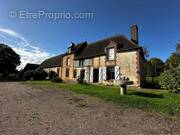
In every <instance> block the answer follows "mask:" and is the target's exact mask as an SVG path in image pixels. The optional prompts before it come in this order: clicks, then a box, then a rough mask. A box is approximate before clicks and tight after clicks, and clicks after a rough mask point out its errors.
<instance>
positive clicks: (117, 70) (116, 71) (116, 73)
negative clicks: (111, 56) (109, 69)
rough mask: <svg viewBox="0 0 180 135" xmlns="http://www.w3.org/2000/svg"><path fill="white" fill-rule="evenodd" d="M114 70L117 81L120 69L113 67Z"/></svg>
mask: <svg viewBox="0 0 180 135" xmlns="http://www.w3.org/2000/svg"><path fill="white" fill-rule="evenodd" d="M114 70H115V80H119V79H120V67H119V66H115V68H114Z"/></svg>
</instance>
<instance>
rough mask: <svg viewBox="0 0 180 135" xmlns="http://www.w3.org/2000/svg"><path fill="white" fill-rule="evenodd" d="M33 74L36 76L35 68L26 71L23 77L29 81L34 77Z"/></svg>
mask: <svg viewBox="0 0 180 135" xmlns="http://www.w3.org/2000/svg"><path fill="white" fill-rule="evenodd" d="M33 76H34V71H33V70H29V71H26V72H24V74H23V78H24V79H25V80H26V81H27V80H30V79H33Z"/></svg>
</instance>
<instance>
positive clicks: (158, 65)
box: [148, 58, 164, 82]
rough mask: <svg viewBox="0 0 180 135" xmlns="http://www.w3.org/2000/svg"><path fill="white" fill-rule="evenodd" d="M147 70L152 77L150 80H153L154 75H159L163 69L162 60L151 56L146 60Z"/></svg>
mask: <svg viewBox="0 0 180 135" xmlns="http://www.w3.org/2000/svg"><path fill="white" fill-rule="evenodd" d="M148 67H149V68H148V70H149V71H148V72H149V75H150V76H151V77H152V82H153V81H154V77H157V76H159V75H160V74H161V73H162V72H163V71H164V62H163V61H162V60H161V59H159V58H151V59H150V60H149V61H148Z"/></svg>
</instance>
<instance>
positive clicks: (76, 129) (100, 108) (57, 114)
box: [0, 82, 180, 135]
mask: <svg viewBox="0 0 180 135" xmlns="http://www.w3.org/2000/svg"><path fill="white" fill-rule="evenodd" d="M161 134H162V135H166V134H167V135H171V134H173V135H179V134H180V118H175V117H167V116H164V115H162V114H161V115H160V114H154V113H147V112H143V111H141V110H138V109H132V108H127V107H121V106H117V105H114V104H113V103H107V102H104V101H102V100H100V99H97V98H92V97H88V96H84V95H78V94H75V93H72V92H69V91H63V90H51V89H42V88H31V87H30V86H26V85H22V84H20V83H17V82H3V83H0V135H161Z"/></svg>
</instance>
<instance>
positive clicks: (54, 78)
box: [51, 76, 63, 83]
mask: <svg viewBox="0 0 180 135" xmlns="http://www.w3.org/2000/svg"><path fill="white" fill-rule="evenodd" d="M51 82H55V83H58V82H59V83H62V82H63V80H62V79H61V78H59V77H58V76H53V77H52V78H51Z"/></svg>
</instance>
